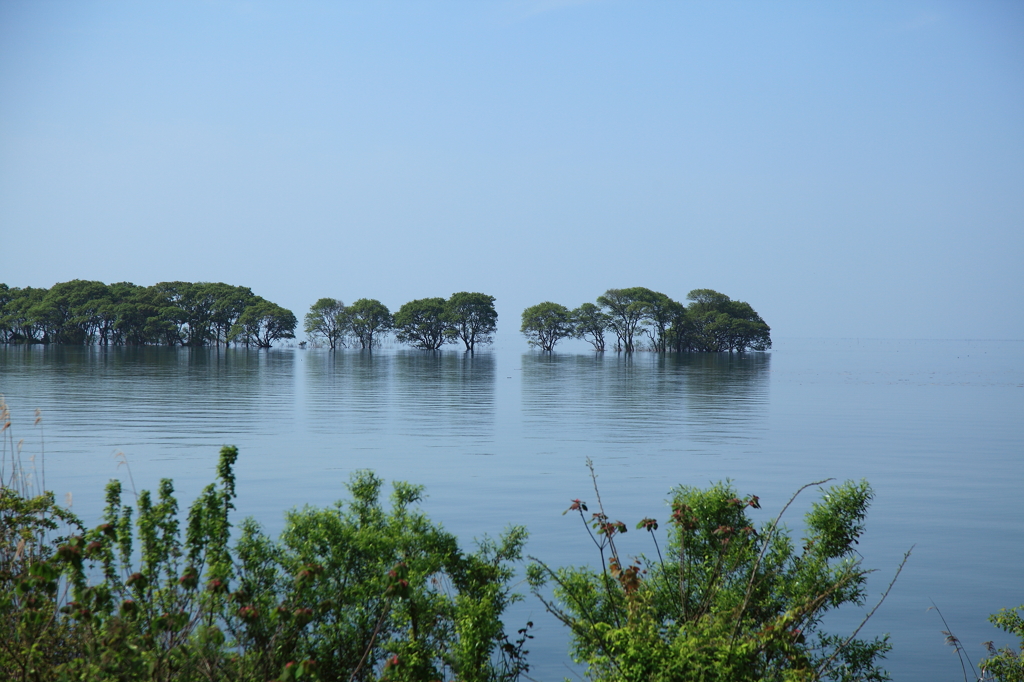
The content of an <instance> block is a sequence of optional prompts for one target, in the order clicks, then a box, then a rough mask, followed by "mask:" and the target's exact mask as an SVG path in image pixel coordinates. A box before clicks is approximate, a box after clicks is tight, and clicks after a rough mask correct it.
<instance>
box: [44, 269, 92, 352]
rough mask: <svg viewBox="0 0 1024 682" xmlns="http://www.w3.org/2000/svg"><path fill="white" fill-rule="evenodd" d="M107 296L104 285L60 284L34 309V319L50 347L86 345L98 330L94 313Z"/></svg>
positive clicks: (74, 282) (86, 282)
mask: <svg viewBox="0 0 1024 682" xmlns="http://www.w3.org/2000/svg"><path fill="white" fill-rule="evenodd" d="M106 295H107V285H106V284H104V283H103V282H93V281H88V280H82V279H74V280H71V281H70V282H59V283H57V284H54V285H53V286H52V287H50V290H49V291H47V292H46V295H45V296H44V297H43V300H42V301H40V302H39V303H38V304H37V305H36V306H34V308H33V315H34V316H35V317H36V319H37V320H38V321H39V323H40V324H41V325H42V326H43V327H44V328H45V329H46V340H47V341H48V342H49V343H68V344H78V345H82V344H86V343H89V342H90V341H92V339H93V335H94V333H95V331H96V329H97V327H98V326H99V316H98V310H97V309H98V307H99V305H100V303H101V302H102V300H103V299H104V298H105V297H106Z"/></svg>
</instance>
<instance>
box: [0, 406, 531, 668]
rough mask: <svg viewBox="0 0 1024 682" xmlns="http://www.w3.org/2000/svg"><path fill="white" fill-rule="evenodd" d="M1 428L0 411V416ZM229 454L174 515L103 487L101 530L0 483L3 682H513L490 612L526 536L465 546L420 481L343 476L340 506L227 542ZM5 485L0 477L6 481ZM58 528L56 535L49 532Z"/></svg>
mask: <svg viewBox="0 0 1024 682" xmlns="http://www.w3.org/2000/svg"><path fill="white" fill-rule="evenodd" d="M4 420H5V423H6V411H4ZM237 457H238V451H237V450H236V449H235V448H233V447H225V448H223V449H222V450H221V453H220V460H219V463H218V465H217V480H216V482H215V483H214V484H211V485H210V486H207V487H206V488H205V489H204V490H203V491H202V493H201V494H200V495H199V497H198V498H197V499H196V500H195V501H194V502H193V503H192V505H191V506H190V507H189V509H188V512H187V515H186V517H185V520H184V523H182V520H181V517H180V514H179V509H178V502H177V500H176V498H175V496H174V487H173V484H172V483H171V481H169V480H163V481H161V482H160V485H159V488H158V490H157V493H156V495H153V494H152V493H150V492H149V491H146V490H143V491H141V492H140V493H139V494H138V496H137V498H136V503H135V504H134V505H130V504H126V503H125V502H124V501H123V499H122V493H123V490H122V487H121V484H120V482H118V481H111V482H110V484H108V486H107V490H106V506H105V509H104V512H103V523H102V524H101V525H99V526H98V527H96V528H95V529H93V530H88V531H87V530H84V529H83V528H82V526H81V523H80V522H79V520H78V519H77V518H75V517H74V515H72V514H71V513H70V512H69V511H67V510H66V509H63V508H61V507H59V506H57V505H56V504H54V501H53V497H52V495H51V494H49V493H47V494H44V495H40V496H34V497H33V496H30V495H26V494H24V493H25V491H23V490H18V489H15V488H12V487H11V486H10V485H5V486H3V488H2V489H0V493H2V494H0V533H2V535H0V678H2V679H11V680H26V681H27V680H32V681H37V680H38V681H41V680H66V681H72V680H78V681H82V682H85V681H90V682H92V681H100V680H102V681H104V682H106V681H110V682H114V681H121V680H123V681H125V682H128V681H130V680H131V681H134V680H152V681H154V682H156V681H168V682H169V681H171V680H174V681H186V680H187V681H192V680H197V681H198V680H246V681H249V680H252V681H254V682H255V681H257V680H258V681H261V682H262V681H264V680H320V679H323V680H335V679H357V680H396V681H397V680H410V681H411V680H417V681H419V680H427V679H430V680H434V679H436V680H453V679H456V678H457V679H459V680H466V681H470V682H473V681H477V682H492V681H499V680H500V681H512V680H516V679H518V678H519V677H520V676H521V674H522V673H524V672H526V671H527V670H528V665H527V663H526V654H527V652H526V651H525V649H524V644H525V643H526V642H527V641H528V639H529V635H527V634H526V633H527V628H524V629H522V630H520V632H519V637H518V639H517V640H516V641H514V642H513V641H510V640H509V638H508V637H507V636H506V635H505V633H504V627H503V625H502V623H501V615H502V613H503V612H504V610H505V608H506V607H507V606H508V604H510V603H512V602H513V601H515V600H517V599H519V598H520V597H519V596H518V595H515V594H512V593H511V591H510V589H509V582H510V580H511V578H512V576H513V570H512V568H511V563H512V562H515V561H518V560H519V559H520V557H521V552H522V546H523V543H524V542H525V540H526V533H525V531H524V530H523V529H522V528H511V529H509V530H508V531H507V532H506V533H504V534H503V535H502V536H501V537H500V538H499V539H498V540H497V541H492V540H487V539H485V540H484V541H482V542H481V543H479V547H478V549H477V550H476V551H475V552H472V553H469V552H464V551H462V550H461V549H460V548H459V546H458V543H457V542H456V539H455V537H454V536H452V535H451V534H449V533H447V532H445V531H444V530H443V529H442V528H441V527H440V526H438V525H436V524H434V523H432V522H431V521H430V520H429V519H428V518H427V517H426V516H425V515H424V514H422V513H421V512H420V511H418V510H417V508H416V506H415V505H416V504H417V503H418V502H419V501H420V500H421V498H422V489H421V488H419V487H417V486H412V485H409V484H405V483H396V484H395V486H394V492H393V494H392V496H391V505H390V508H387V509H386V508H385V507H384V505H382V503H381V501H380V491H381V487H382V482H381V481H380V479H378V478H376V477H375V476H374V475H373V474H371V473H369V472H359V473H357V474H355V475H354V476H353V478H352V481H351V483H350V485H349V490H350V492H351V495H352V499H351V500H350V501H349V502H339V503H337V504H336V505H335V506H334V507H333V508H328V509H316V508H311V507H307V508H305V509H301V510H296V511H293V512H291V513H289V514H288V516H287V525H286V528H285V530H284V532H283V533H282V535H281V537H280V539H278V540H276V541H275V540H271V539H270V538H268V537H267V536H266V535H265V534H264V533H263V532H262V531H261V530H260V528H259V526H258V525H257V524H256V523H255V522H254V521H252V520H247V521H245V522H244V523H243V524H242V527H241V537H240V538H239V540H238V542H237V544H236V545H235V546H234V547H232V546H231V544H230V533H231V527H232V526H231V522H230V514H231V512H232V511H233V510H234V502H233V500H234V497H235V476H234V466H235V463H236V461H237ZM16 478H17V477H16V476H15V475H14V474H13V473H12V480H15V479H16ZM61 529H66V530H65V531H64V533H63V534H62V535H60V536H59V537H53V538H51V537H50V536H51V535H52V534H53V533H55V532H56V531H59V530H61Z"/></svg>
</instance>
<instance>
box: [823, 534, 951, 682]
mask: <svg viewBox="0 0 1024 682" xmlns="http://www.w3.org/2000/svg"><path fill="white" fill-rule="evenodd" d="M913 551H914V546H913V545H912V546H911V547H910V549H908V550H907V551H906V553H905V554H904V555H903V560H902V561H901V562H900V565H899V568H897V569H896V574H895V575H894V576H893V577H892V580H890V581H889V586H888V587H886V588H885V592H883V593H882V597H881V598H880V599H879V600H878V603H877V604H875V606H874V608H873V609H871V611H869V612H868V615H866V616H864V620H862V621H861V622H860V625H858V626H857V629H856V630H854V631H853V632H852V633H851V634H850V636H849V637H847V638H846V639H845V640H843V643H842V644H840V645H839V646H838V647H836V650H835V651H833V652H832V655H831V656H829V657H828V659H826V660H825V662H824V663H822V664H821V666H819V667H818V673H817V674H818V677H820V676H821V675H823V674H824V673H825V670H827V669H828V667H829V665H831V664H832V661H834V660H835V658H836V656H838V655H839V652H841V651H842V650H843V649H844V648H845V647H846V646H847V645H848V644H849V643H850V642H852V641H853V638H854V637H856V636H857V633H859V632H860V630H861V628H863V627H864V624H865V623H867V622H868V620H870V619H871V616H873V615H875V611H877V610H878V607H879V606H881V605H882V602H884V601H885V598H886V597H888V596H889V591H890V590H892V586H893V585H895V584H896V579H897V578H899V577H900V573H901V572H902V571H903V567H904V566H906V565H907V560H908V559H909V558H910V553H911V552H913ZM940 615H941V614H940Z"/></svg>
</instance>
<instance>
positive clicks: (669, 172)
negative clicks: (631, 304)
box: [0, 0, 1024, 347]
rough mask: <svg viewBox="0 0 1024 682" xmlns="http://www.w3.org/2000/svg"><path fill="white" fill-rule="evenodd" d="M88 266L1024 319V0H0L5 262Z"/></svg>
mask: <svg viewBox="0 0 1024 682" xmlns="http://www.w3.org/2000/svg"><path fill="white" fill-rule="evenodd" d="M71 279H94V280H100V281H104V282H108V283H110V282H118V281H131V282H134V283H136V284H142V285H150V284H154V283H156V282H161V281H170V280H186V281H222V282H227V283H229V284H235V285H243V286H248V287H251V288H252V290H253V291H254V292H255V293H256V294H259V295H261V296H263V297H264V298H267V299H269V300H272V301H274V302H276V303H278V304H280V305H283V306H285V307H287V308H289V309H291V310H293V311H294V312H295V313H296V315H297V316H298V317H299V318H300V319H301V317H302V315H303V314H304V313H305V312H306V311H308V309H309V306H310V305H311V304H312V303H313V302H314V301H315V300H317V299H318V298H321V297H324V296H330V297H334V298H339V299H341V300H343V301H345V302H346V303H350V302H352V301H354V300H355V299H358V298H376V299H379V300H381V301H382V302H384V303H385V304H386V305H388V306H389V307H391V309H392V310H395V309H397V308H398V307H399V306H400V305H401V304H402V303H405V302H406V301H409V300H413V299H417V298H424V297H428V296H449V295H450V294H452V293H453V292H456V291H481V292H484V293H487V294H490V295H492V296H495V298H496V305H497V309H498V313H499V321H498V324H499V333H502V331H504V333H506V334H507V333H510V332H512V333H515V332H517V330H518V326H519V316H520V313H521V312H522V310H523V308H525V307H527V306H530V305H533V304H535V303H539V302H541V301H546V300H551V301H556V302H559V303H563V304H565V305H567V306H569V307H575V306H577V305H579V304H580V303H583V302H585V301H593V300H594V299H595V298H596V297H597V296H598V295H600V294H602V293H603V292H604V291H605V290H606V289H609V288H621V287H630V286H645V287H648V288H650V289H654V290H657V291H661V292H664V293H666V294H668V295H669V296H672V297H673V298H675V299H677V300H684V299H685V298H686V294H687V293H688V292H689V291H690V290H691V289H696V288H711V289H716V290H718V291H721V292H723V293H725V294H727V295H729V296H731V297H732V298H734V299H739V300H744V301H747V302H749V303H750V304H751V305H752V306H753V307H754V308H755V309H756V310H757V311H758V312H759V313H760V314H761V315H762V317H763V318H764V319H765V320H766V321H767V322H768V323H769V324H770V325H771V327H772V333H773V336H774V337H775V338H777V339H778V338H795V337H825V338H961V339H962V338H972V339H982V338H991V339H1024V4H1022V3H1019V2H985V1H982V0H978V1H972V2H940V1H917V2H915V1H913V0H908V1H906V2H900V3H892V2H858V3H814V2H771V3H769V2H727V1H725V2H683V1H681V0H680V1H678V2H667V1H665V2H614V1H610V0H609V1H600V0H598V1H593V2H586V1H558V0H546V1H545V0H537V1H504V2H502V1H495V2H457V3H445V2H433V3H425V2H381V3H365V2H364V3H355V2H353V3H335V2H303V3H284V2H282V3H262V2H227V1H224V2H210V1H205V2H175V3H160V2H152V3H149V2H147V3H137V2H89V1H82V2H75V3H71V2H67V3H59V2H13V1H11V0H0V282H6V283H7V284H8V285H10V286H12V287H13V286H37V287H49V286H52V285H53V284H54V283H56V282H61V281H67V280H71ZM524 347H525V342H524Z"/></svg>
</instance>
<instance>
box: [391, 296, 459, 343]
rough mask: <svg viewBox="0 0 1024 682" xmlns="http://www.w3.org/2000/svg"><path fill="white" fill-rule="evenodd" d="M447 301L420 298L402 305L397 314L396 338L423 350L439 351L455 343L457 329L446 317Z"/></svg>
mask: <svg viewBox="0 0 1024 682" xmlns="http://www.w3.org/2000/svg"><path fill="white" fill-rule="evenodd" d="M445 310H446V307H445V300H444V299H443V298H440V297H436V298H420V299H417V300H415V301H409V302H408V303H405V304H403V305H402V307H401V308H399V309H398V312H396V313H395V320H394V322H395V338H397V339H398V340H399V342H401V343H408V344H410V345H411V346H414V347H416V348H422V349H423V350H437V349H438V348H440V347H441V346H443V345H444V344H446V343H454V342H455V340H456V339H455V338H454V337H455V328H454V327H452V325H451V324H450V323H449V322H448V321H447V318H446V317H445Z"/></svg>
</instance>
